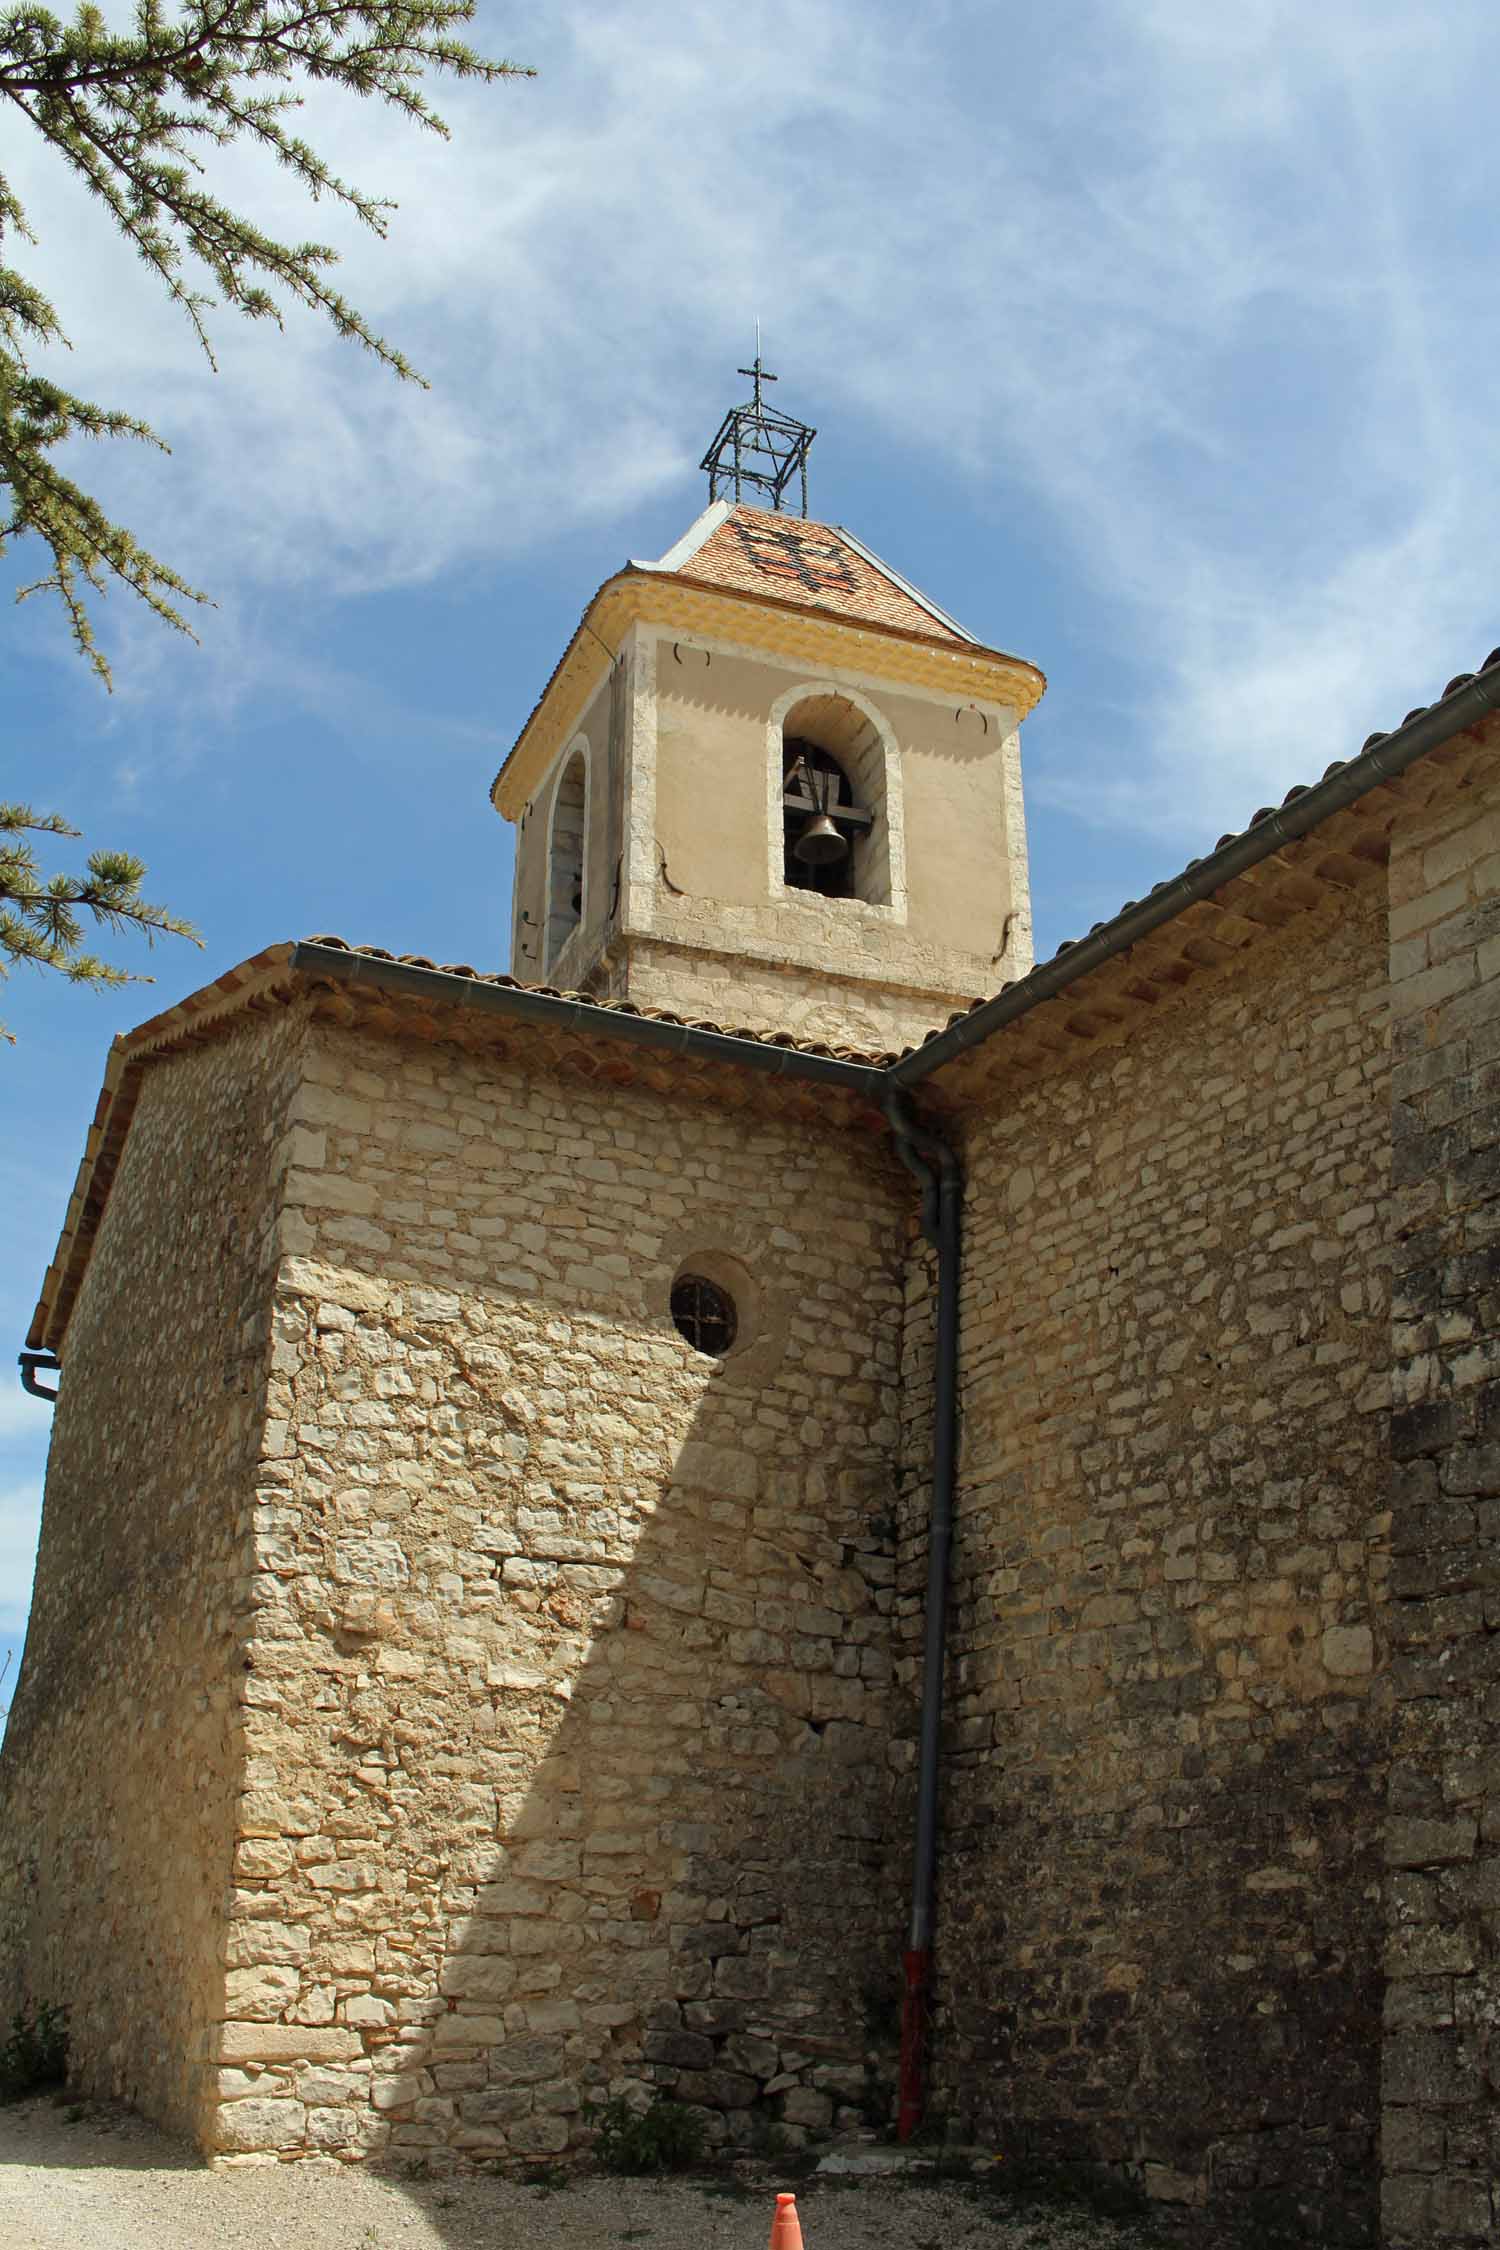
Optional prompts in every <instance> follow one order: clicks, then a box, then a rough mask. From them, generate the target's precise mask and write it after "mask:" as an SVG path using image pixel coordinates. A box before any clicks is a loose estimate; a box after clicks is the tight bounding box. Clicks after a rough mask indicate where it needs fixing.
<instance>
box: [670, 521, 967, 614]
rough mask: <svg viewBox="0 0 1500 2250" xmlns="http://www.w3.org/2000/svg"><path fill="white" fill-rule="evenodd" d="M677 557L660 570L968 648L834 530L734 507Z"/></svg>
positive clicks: (910, 590) (864, 550) (875, 560)
mask: <svg viewBox="0 0 1500 2250" xmlns="http://www.w3.org/2000/svg"><path fill="white" fill-rule="evenodd" d="M717 512H718V511H717V510H710V511H709V513H710V514H717ZM703 520H704V519H702V518H700V522H702V521H703ZM696 530H697V526H696V525H695V526H694V531H696ZM692 538H693V533H692V532H690V533H689V534H688V537H687V539H686V540H685V541H683V542H682V546H684V547H687V546H689V545H690V543H691V541H692ZM679 552H680V549H674V550H673V552H672V554H669V555H666V556H664V557H663V558H662V562H661V564H660V565H659V566H658V567H660V568H663V569H670V570H672V571H673V572H674V574H675V575H676V576H677V577H679V578H694V579H698V580H700V581H701V582H702V583H703V584H705V585H710V586H731V587H733V588H734V589H735V590H736V592H738V593H742V594H770V595H773V596H777V597H779V598H780V599H782V600H784V601H794V602H803V603H806V604H807V605H808V606H809V607H810V608H814V609H827V610H832V611H833V612H834V613H835V614H836V615H837V616H840V617H851V618H855V619H857V620H858V622H859V623H860V624H862V625H889V626H894V627H895V628H896V629H897V630H898V631H900V632H907V633H924V634H926V635H927V636H928V637H929V638H930V639H932V640H948V641H956V642H958V643H960V644H966V643H968V641H969V635H968V634H967V633H965V632H963V631H962V630H961V629H960V628H959V627H958V626H956V625H955V624H954V622H953V620H952V618H951V617H946V616H944V614H943V612H942V611H941V610H939V609H938V608H936V607H935V606H934V605H933V604H932V603H930V602H928V601H926V600H924V599H923V597H922V596H921V595H919V594H918V593H917V590H916V588H915V587H913V586H908V585H907V583H906V581H905V580H904V579H903V578H901V577H900V576H898V574H897V573H896V572H895V571H893V570H891V569H890V568H889V567H888V565H886V564H885V563H882V562H881V561H880V559H879V557H878V556H877V555H872V554H871V553H870V550H869V549H868V547H864V546H861V544H860V543H859V541H858V540H857V539H855V538H853V537H852V536H851V534H850V533H849V532H847V531H845V530H844V529H843V528H842V526H841V525H839V524H831V523H812V522H810V521H808V520H806V519H805V518H803V517H801V516H788V515H779V514H777V513H776V512H775V511H774V510H771V509H769V508H746V507H734V508H730V509H729V510H728V512H727V513H726V514H725V516H724V518H723V521H722V522H720V523H718V524H715V525H714V526H713V527H712V528H711V529H710V530H709V532H708V536H707V538H706V539H704V540H703V542H702V544H701V546H698V547H696V548H695V549H693V550H692V551H691V552H689V553H687V554H686V555H684V556H683V558H682V560H680V561H674V559H673V557H674V556H675V555H676V554H677V553H679Z"/></svg>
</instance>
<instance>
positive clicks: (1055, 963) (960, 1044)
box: [890, 649, 1500, 1086]
mask: <svg viewBox="0 0 1500 2250" xmlns="http://www.w3.org/2000/svg"><path fill="white" fill-rule="evenodd" d="M1497 710H1500V649H1497V650H1496V651H1495V653H1494V654H1493V655H1492V656H1491V657H1490V658H1489V660H1488V662H1487V663H1486V664H1485V667H1484V669H1483V670H1482V671H1480V672H1475V673H1471V674H1469V675H1468V676H1467V677H1464V676H1463V675H1460V678H1459V680H1458V681H1456V682H1454V683H1453V685H1452V687H1451V689H1450V692H1449V693H1448V694H1446V695H1445V696H1444V697H1443V699H1442V701H1441V702H1439V703H1433V704H1430V705H1429V706H1428V707H1427V709H1426V710H1423V711H1417V712H1413V714H1412V715H1411V717H1410V718H1409V719H1408V720H1407V721H1406V723H1405V724H1404V725H1403V726H1399V727H1397V728H1396V729H1395V730H1394V731H1393V732H1392V733H1390V734H1372V735H1371V736H1370V738H1369V741H1368V742H1367V744H1366V745H1365V748H1364V749H1363V750H1362V751H1361V752H1360V754H1359V756H1358V757H1357V758H1351V759H1350V760H1349V762H1348V764H1347V765H1340V766H1338V767H1336V768H1330V769H1329V771H1328V773H1327V774H1325V775H1324V777H1323V779H1322V780H1321V781H1319V782H1315V783H1314V785H1313V786H1312V787H1311V788H1310V789H1304V790H1301V791H1296V790H1294V791H1293V792H1292V794H1291V796H1290V797H1289V798H1288V799H1287V801H1286V802H1285V803H1284V804H1282V805H1281V806H1279V807H1278V808H1277V809H1275V810H1274V811H1270V812H1267V813H1265V814H1263V815H1260V816H1258V817H1257V818H1256V819H1255V820H1254V821H1253V822H1252V823H1251V825H1250V827H1249V828H1247V829H1245V830H1243V831H1242V832H1241V833H1240V834H1239V835H1237V836H1231V837H1230V838H1229V840H1228V842H1227V843H1224V844H1221V845H1220V846H1219V848H1218V850H1217V851H1214V852H1210V853H1209V855H1208V857H1207V858H1206V859H1195V860H1192V861H1190V862H1189V864H1188V866H1187V867H1186V868H1185V869H1184V870H1183V872H1182V873H1181V874H1180V875H1178V876H1177V877H1175V878H1174V879H1173V880H1172V881H1170V882H1166V883H1159V884H1158V885H1157V887H1156V889H1155V890H1154V891H1152V893H1151V895H1150V897H1149V898H1144V899H1142V900H1141V901H1140V902H1139V903H1138V904H1133V905H1130V906H1127V907H1125V908H1124V909H1123V910H1122V911H1121V912H1120V913H1119V914H1117V915H1116V916H1115V917H1114V919H1113V921H1110V922H1104V923H1102V924H1101V925H1100V927H1099V928H1098V929H1097V930H1094V931H1092V932H1091V933H1090V934H1089V936H1088V937H1086V938H1081V939H1079V940H1078V941H1077V943H1075V944H1069V945H1067V946H1065V947H1064V948H1063V950H1062V951H1061V952H1060V953H1058V954H1056V955H1054V957H1053V959H1052V960H1050V961H1047V962H1044V963H1043V965H1042V967H1041V968H1039V969H1033V970H1032V972H1031V974H1030V976H1027V977H1022V978H1021V979H1020V981H1019V983H1016V984H1012V985H1008V986H1007V987H1006V989H1005V990H1004V991H1003V992H1001V993H998V994H997V995H996V997H995V998H994V999H993V1000H986V1001H985V1002H984V1003H983V1005H982V1006H981V1007H978V1008H975V1009H974V1010H973V1012H972V1013H971V1014H969V1015H967V1016H961V1017H960V1018H959V1019H958V1021H957V1022H956V1023H951V1024H949V1026H948V1028H947V1030H946V1031H940V1032H939V1033H938V1034H937V1036H936V1038H934V1039H929V1040H928V1041H927V1043H926V1044H925V1046H921V1047H916V1048H913V1050H912V1051H911V1053H910V1054H906V1055H903V1056H902V1057H901V1058H900V1060H899V1061H898V1062H895V1063H893V1064H892V1065H891V1067H890V1076H891V1079H892V1081H893V1082H894V1083H895V1084H896V1085H898V1086H914V1085H917V1084H919V1083H920V1082H921V1080H922V1079H924V1078H926V1077H928V1076H929V1075H930V1074H931V1073H932V1072H933V1071H934V1070H940V1069H941V1068H942V1066H943V1065H944V1063H948V1062H952V1061H953V1060H954V1058H955V1057H956V1056H958V1055H962V1054H966V1053H967V1052H968V1050H969V1049H970V1048H971V1047H977V1046H980V1045H981V1044H982V1043H983V1041H985V1040H986V1039H988V1038H989V1037H990V1036H991V1035H992V1034H993V1033H994V1032H997V1031H1002V1030H1003V1029H1004V1028H1005V1026H1006V1025H1007V1024H1009V1023H1014V1022H1015V1020H1016V1018H1017V1017H1018V1016H1023V1015H1025V1014H1026V1013H1027V1011H1028V1010H1029V1009H1031V1008H1036V1007H1040V1006H1041V1004H1042V1002H1043V1001H1045V1000H1052V999H1055V998H1056V997H1057V995H1058V994H1059V993H1060V992H1064V991H1066V990H1067V988H1068V986H1069V985H1070V984H1076V983H1077V982H1078V980H1079V978H1080V977H1086V976H1087V975H1088V974H1089V973H1090V971H1091V970H1093V969H1097V968H1100V967H1101V966H1102V965H1103V963H1104V962H1106V961H1110V960H1113V959H1114V957H1115V956H1116V954H1119V953H1123V952H1125V951H1126V949H1127V948H1128V947H1129V946H1132V945H1135V944H1136V943H1138V941H1139V940H1140V939H1141V938H1143V937H1149V936H1150V934H1151V932H1152V931H1153V930H1159V929H1161V928H1162V926H1163V925H1164V924H1165V923H1167V922H1170V921H1172V920H1173V919H1174V918H1175V917H1176V916H1177V915H1179V914H1180V913H1182V911H1183V909H1184V908H1185V907H1188V906H1193V905H1196V904H1197V903H1198V902H1199V901H1200V900H1202V899H1206V898H1211V897H1212V896H1213V894H1214V892H1215V891H1218V890H1222V889H1223V887H1224V885H1225V884H1226V883H1229V882H1232V881H1233V880H1234V878H1235V877H1236V876H1237V875H1243V874H1245V873H1246V872H1247V871H1248V870H1249V869H1250V868H1252V867H1257V866H1259V865H1260V863H1261V862H1262V861H1263V860H1267V859H1270V858H1271V857H1273V855H1274V854H1275V853H1276V852H1278V851H1279V850H1280V849H1281V847H1282V845H1283V844H1290V843H1294V842H1295V841H1296V840H1297V838H1298V837H1300V836H1305V835H1306V834H1307V833H1308V831H1309V830H1310V829H1313V828H1316V827H1317V826H1318V824H1319V822H1320V821H1324V820H1327V819H1328V818H1329V817H1330V816H1331V815H1332V814H1333V813H1336V812H1342V811H1344V810H1345V808H1346V807H1347V806H1349V805H1352V804H1353V803H1355V801H1356V800H1357V799H1358V798H1360V797H1363V796H1365V795H1366V794H1367V793H1368V792H1369V791H1370V790H1371V789H1374V788H1377V787H1378V786H1379V784H1380V783H1381V782H1382V781H1394V780H1396V779H1398V778H1399V776H1400V775H1401V774H1403V773H1405V772H1406V770H1407V768H1408V767H1409V766H1412V765H1415V763H1416V761H1417V760H1418V759H1419V758H1422V757H1425V756H1426V755H1427V753H1428V752H1429V751H1430V750H1436V749H1437V748H1438V747H1439V746H1440V745H1441V744H1442V743H1445V742H1448V741H1451V739H1452V738H1453V736H1454V735H1456V734H1462V733H1463V732H1464V730H1465V729H1466V728H1468V727H1472V726H1477V725H1478V724H1479V723H1480V721H1481V720H1483V719H1487V718H1489V717H1490V715H1491V714H1492V713H1493V712H1495V711H1497Z"/></svg>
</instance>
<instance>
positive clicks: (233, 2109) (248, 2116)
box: [216, 2097, 307, 2154]
mask: <svg viewBox="0 0 1500 2250" xmlns="http://www.w3.org/2000/svg"><path fill="white" fill-rule="evenodd" d="M306 2128H307V2111H306V2110H305V2109H304V2107H303V2105H302V2103H301V2102H297V2101H290V2100H286V2099H278V2098H276V2097H272V2098H270V2099H266V2100H254V2099H252V2100H249V2101H237V2102H231V2103H229V2104H228V2105H227V2107H225V2108H224V2109H221V2110H220V2111H219V2114H218V2118H217V2120H216V2133H217V2141H218V2146H219V2147H220V2148H221V2149H223V2150H225V2151H226V2152H232V2153H238V2154H244V2153H246V2152H249V2151H253V2150H256V2149H282V2148H296V2147H297V2146H298V2144H299V2143H300V2142H301V2141H302V2139H303V2138H304V2136H305V2133H306Z"/></svg>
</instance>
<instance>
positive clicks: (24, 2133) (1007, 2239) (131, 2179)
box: [0, 2099, 1159, 2250]
mask: <svg viewBox="0 0 1500 2250" xmlns="http://www.w3.org/2000/svg"><path fill="white" fill-rule="evenodd" d="M780 2184H784V2183H781V2182H779V2181H778V2180H777V2178H776V2177H775V2176H774V2175H773V2174H772V2173H770V2172H769V2171H767V2172H766V2173H765V2174H764V2176H763V2177H755V2178H745V2179H743V2180H739V2181H737V2182H730V2181H727V2180H725V2181H720V2180H714V2181H705V2180H674V2181H669V2182H663V2183H657V2182H653V2181H646V2180H618V2179H605V2178H601V2177H599V2176H597V2175H595V2176H593V2177H591V2178H588V2177H585V2178H579V2179H578V2180H577V2181H576V2183H575V2184H572V2185H568V2186H564V2187H560V2188H557V2189H549V2188H546V2187H538V2186H536V2185H534V2184H529V2183H517V2182H515V2181H506V2180H499V2179H490V2178H486V2177H477V2176H474V2175H472V2174H471V2175H466V2176H463V2177H460V2178H456V2179H446V2180H444V2179H437V2180H420V2181H419V2180H410V2181H409V2180H405V2179H400V2178H393V2177H389V2176H382V2175H379V2174H377V2173H373V2172H368V2171H357V2170H354V2169H351V2168H349V2167H346V2166H343V2165H337V2164H333V2163H331V2162H330V2163H319V2162H304V2163H300V2164H289V2165H268V2166H260V2165H257V2166H253V2167H249V2168H246V2167H241V2166H232V2167H230V2168H228V2169H219V2170H210V2169H209V2167H208V2166H206V2165H205V2164H203V2163H201V2162H200V2161H199V2160H198V2158H197V2157H196V2156H194V2155H193V2154H192V2152H191V2151H189V2150H187V2149H186V2148H184V2146H183V2145H182V2143H180V2142H178V2141H173V2140H169V2139H168V2138H167V2137H166V2135H164V2134H162V2133H159V2132H157V2131H156V2129H155V2128H154V2127H153V2126H150V2125H147V2124H145V2123H143V2122H142V2120H141V2119H140V2118H138V2117H133V2116H131V2115H130V2114H129V2113H128V2112H126V2111H123V2110H119V2109H115V2108H108V2107H104V2106H102V2105H98V2104H93V2103H89V2104H68V2103H66V2102H64V2101H59V2100H52V2099H39V2100H35V2101H29V2102H21V2103H18V2104H16V2105H15V2106H14V2107H11V2108H7V2109H0V2250H500V2246H501V2245H504V2246H505V2250H585V2246H587V2250H595V2246H598V2250H612V2246H613V2245H614V2244H616V2243H624V2244H634V2245H637V2246H638V2250H765V2244H766V2240H767V2237H768V2235H769V2231H770V2220H771V2212H772V2209H773V2207H774V2200H775V2190H776V2188H777V2186H778V2185H780ZM797 2202H798V2209H799V2211H800V2213H801V2217H802V2232H803V2238H804V2241H805V2243H806V2245H807V2250H1148V2246H1149V2245H1154V2244H1155V2243H1156V2241H1157V2240H1158V2239H1159V2238H1158V2237H1156V2236H1155V2234H1154V2233H1153V2231H1152V2230H1151V2229H1150V2228H1141V2229H1135V2228H1131V2227H1123V2226H1120V2225H1117V2224H1116V2223H1114V2222H1113V2221H1110V2220H1105V2219H1100V2218H1097V2217H1094V2216H1091V2215H1089V2214H1087V2213H1084V2212H1081V2211H1074V2210H1058V2209H1050V2208H1049V2209H1046V2210H1030V2211H1025V2212H1022V2211H1015V2210H1011V2209H1010V2208H1008V2207H1007V2205H1006V2204H1005V2202H1004V2201H1003V2200H1000V2199H996V2198H993V2197H990V2196H987V2195H985V2196H979V2195H976V2194H975V2193H974V2192H973V2191H972V2190H969V2191H965V2190H964V2189H963V2188H959V2187H950V2186H932V2187H914V2186H907V2185H904V2184H892V2182H890V2181H889V2180H880V2179H874V2180H859V2181H855V2182H839V2183H837V2184H835V2183H833V2182H831V2181H830V2182H815V2181H804V2182H801V2183H799V2184H798V2186H797Z"/></svg>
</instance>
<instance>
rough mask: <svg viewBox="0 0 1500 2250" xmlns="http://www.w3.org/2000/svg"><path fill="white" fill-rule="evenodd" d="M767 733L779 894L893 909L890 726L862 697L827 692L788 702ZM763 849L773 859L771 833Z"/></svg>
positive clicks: (818, 690)
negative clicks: (768, 846)
mask: <svg viewBox="0 0 1500 2250" xmlns="http://www.w3.org/2000/svg"><path fill="white" fill-rule="evenodd" d="M772 725H773V729H774V731H773V735H772V740H771V744H770V748H771V752H772V766H771V772H770V774H769V775H768V777H767V778H768V780H769V781H770V782H771V786H772V790H773V792H775V794H776V796H777V798H778V799H779V803H778V805H777V812H778V813H779V819H780V838H779V841H780V853H779V860H780V865H779V866H778V867H777V868H776V874H777V875H778V876H779V878H780V880H779V881H778V882H777V884H776V888H777V889H778V890H779V891H782V892H783V893H784V894H790V893H795V894H798V895H801V896H803V897H806V896H807V894H808V893H809V892H811V893H812V894H813V895H814V896H815V897H820V898H827V899H851V900H859V901H861V902H862V903H863V904H864V905H866V906H890V905H892V904H893V903H894V901H895V898H896V887H897V886H896V881H895V877H896V861H895V853H894V851H893V831H892V823H891V805H890V785H891V780H892V756H893V753H894V747H895V746H894V742H893V739H892V737H891V733H890V729H889V727H887V726H886V725H885V723H884V721H883V720H882V719H881V718H880V717H879V716H878V714H877V713H876V712H875V711H874V710H873V708H872V707H871V706H870V705H868V704H867V703H865V702H864V700H863V698H861V699H860V700H859V701H858V702H856V701H855V700H854V699H853V698H852V697H850V696H848V695H843V694H840V693H839V691H838V690H837V689H835V688H831V687H830V688H822V687H819V688H814V689H807V690H804V691H803V692H802V693H801V694H799V695H795V696H789V697H788V698H787V699H786V702H785V705H784V706H778V707H777V709H776V711H775V712H774V713H773V716H772ZM778 782H779V784H780V787H779V790H777V786H776V785H777V783H778ZM898 785H899V784H898ZM767 840H768V842H769V843H770V844H771V847H772V850H773V852H774V851H775V850H776V844H777V835H776V831H775V830H774V829H773V831H772V834H771V836H770V837H769V838H768V839H767ZM773 864H774V863H773ZM901 888H902V889H903V891H904V884H903V885H902V886H901ZM902 903H903V905H904V898H903V902H902Z"/></svg>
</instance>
